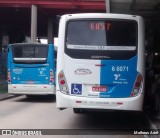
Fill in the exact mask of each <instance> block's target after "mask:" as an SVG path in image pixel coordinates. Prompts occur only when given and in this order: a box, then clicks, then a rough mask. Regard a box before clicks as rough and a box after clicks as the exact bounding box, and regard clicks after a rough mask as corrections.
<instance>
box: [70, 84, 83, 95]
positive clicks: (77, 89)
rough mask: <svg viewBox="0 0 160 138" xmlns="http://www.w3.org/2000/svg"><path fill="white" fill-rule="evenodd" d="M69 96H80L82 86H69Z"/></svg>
mask: <svg viewBox="0 0 160 138" xmlns="http://www.w3.org/2000/svg"><path fill="white" fill-rule="evenodd" d="M71 94H79V95H81V94H82V84H74V83H72V84H71Z"/></svg>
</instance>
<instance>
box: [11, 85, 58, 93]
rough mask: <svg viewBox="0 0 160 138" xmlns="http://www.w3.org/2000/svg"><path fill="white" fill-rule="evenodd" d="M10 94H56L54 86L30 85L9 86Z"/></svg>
mask: <svg viewBox="0 0 160 138" xmlns="http://www.w3.org/2000/svg"><path fill="white" fill-rule="evenodd" d="M8 93H10V94H25V95H48V94H55V86H54V85H43V84H41V85H30V84H9V85H8Z"/></svg>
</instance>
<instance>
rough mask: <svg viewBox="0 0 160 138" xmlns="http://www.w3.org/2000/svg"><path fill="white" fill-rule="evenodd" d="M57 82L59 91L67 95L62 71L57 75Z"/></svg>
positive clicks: (66, 86)
mask: <svg viewBox="0 0 160 138" xmlns="http://www.w3.org/2000/svg"><path fill="white" fill-rule="evenodd" d="M58 82H59V87H60V91H61V92H62V93H64V94H69V90H68V85H67V81H66V78H65V75H64V73H63V71H61V72H60V73H59V75H58Z"/></svg>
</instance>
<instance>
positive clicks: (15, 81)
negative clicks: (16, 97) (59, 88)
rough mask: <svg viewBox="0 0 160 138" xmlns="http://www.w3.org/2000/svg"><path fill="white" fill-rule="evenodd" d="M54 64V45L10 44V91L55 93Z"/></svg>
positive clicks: (35, 93)
mask: <svg viewBox="0 0 160 138" xmlns="http://www.w3.org/2000/svg"><path fill="white" fill-rule="evenodd" d="M54 64H55V63H54V47H53V45H46V44H12V45H10V46H9V52H8V92H9V93H12V94H26V95H47V94H54V93H55V77H54V76H55V65H54Z"/></svg>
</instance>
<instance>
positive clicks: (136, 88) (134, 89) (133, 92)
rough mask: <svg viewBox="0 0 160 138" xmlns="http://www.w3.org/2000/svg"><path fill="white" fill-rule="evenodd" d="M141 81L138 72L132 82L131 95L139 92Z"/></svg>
mask: <svg viewBox="0 0 160 138" xmlns="http://www.w3.org/2000/svg"><path fill="white" fill-rule="evenodd" d="M142 83H143V77H142V75H141V74H140V73H139V74H138V75H137V78H136V81H135V83H134V86H133V90H132V92H131V97H134V96H137V95H139V94H140V93H141V88H142Z"/></svg>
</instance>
